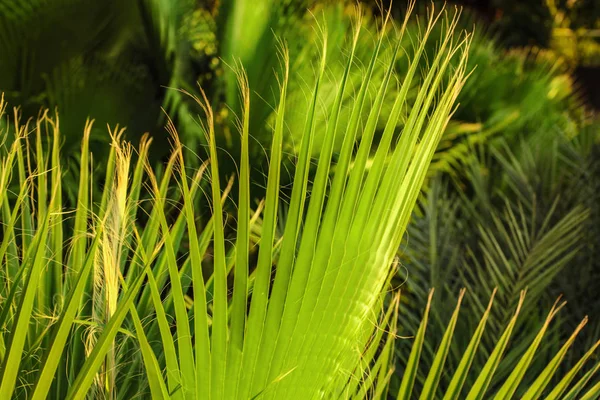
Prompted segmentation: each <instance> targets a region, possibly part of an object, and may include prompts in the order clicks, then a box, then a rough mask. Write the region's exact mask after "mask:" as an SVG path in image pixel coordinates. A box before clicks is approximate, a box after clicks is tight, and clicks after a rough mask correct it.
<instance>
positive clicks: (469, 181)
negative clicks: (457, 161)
mask: <svg viewBox="0 0 600 400" xmlns="http://www.w3.org/2000/svg"><path fill="white" fill-rule="evenodd" d="M597 132H598V131H597V128H596V127H595V126H593V125H592V126H589V127H588V128H587V129H586V130H584V131H582V132H581V134H579V135H578V136H577V137H576V138H575V139H571V140H569V139H567V138H565V136H563V135H562V134H560V133H559V134H554V135H549V136H550V137H551V138H550V139H548V138H544V139H543V140H541V139H538V138H536V137H535V136H533V137H532V138H531V139H529V141H528V142H525V141H523V142H521V144H520V145H519V146H518V147H516V148H513V149H511V148H510V147H509V146H508V145H507V143H506V142H503V141H500V142H496V144H494V145H487V146H478V147H474V148H473V149H472V152H471V154H473V156H471V157H468V158H466V159H465V160H463V165H464V168H465V171H466V172H465V176H464V177H463V178H460V179H455V180H449V179H447V177H443V176H437V177H436V178H433V179H432V181H431V183H430V185H429V187H428V189H427V190H426V192H425V193H424V195H423V196H422V198H421V200H420V202H419V206H418V207H417V209H416V211H415V214H414V215H413V220H412V222H411V224H410V225H409V227H408V229H407V235H406V237H405V240H404V243H403V244H402V245H401V247H400V252H399V254H400V260H401V269H400V272H399V276H398V279H397V284H398V285H402V286H400V288H401V290H402V291H403V293H404V300H405V301H406V307H405V309H408V310H410V313H408V315H407V313H405V315H406V316H407V319H406V320H404V321H402V320H401V321H400V325H399V326H400V327H401V330H400V332H402V328H403V329H405V332H406V333H405V334H406V335H409V334H410V332H414V331H416V329H417V326H418V323H419V321H420V313H421V311H420V310H421V309H422V307H423V306H424V305H425V304H426V302H427V288H429V287H436V288H438V292H439V293H438V300H437V301H435V300H434V302H433V306H432V316H431V318H432V321H431V323H430V330H429V333H430V336H429V337H428V340H427V341H426V342H425V346H424V354H425V355H426V357H424V360H425V368H426V367H427V366H428V365H430V364H429V363H431V362H433V356H434V354H435V353H434V351H435V346H436V345H437V343H438V342H439V340H440V338H441V335H442V333H443V327H444V326H445V324H446V321H447V318H448V315H449V314H450V313H451V310H452V307H453V306H452V303H453V302H454V301H455V299H456V297H455V296H456V293H458V290H459V289H460V288H462V287H465V288H467V296H466V297H465V300H464V301H463V303H464V305H463V308H465V309H468V310H469V312H468V316H465V318H464V319H463V321H462V322H463V323H462V325H460V324H459V325H458V327H457V329H460V332H461V333H463V334H461V335H460V337H459V338H457V344H456V346H457V348H463V349H464V348H466V346H467V343H468V342H467V341H466V340H467V339H465V337H468V336H466V335H468V332H472V331H474V330H475V328H476V326H477V320H470V316H471V315H476V314H477V313H482V312H483V310H485V309H486V307H487V306H486V304H485V302H482V300H481V299H485V298H486V296H489V295H490V294H491V293H492V292H493V291H494V290H496V291H497V292H496V296H495V301H494V302H495V304H496V305H498V306H499V307H498V308H497V309H495V310H494V309H492V311H491V312H490V316H489V321H488V328H487V330H486V332H485V334H484V335H483V336H482V342H481V343H482V347H483V348H482V351H483V353H484V354H485V353H486V352H491V351H492V349H493V348H494V346H493V343H495V341H497V340H498V338H499V337H500V335H501V333H502V330H503V327H504V326H505V325H506V324H507V323H508V321H509V320H510V318H511V315H512V310H513V309H514V307H515V304H516V303H517V302H518V300H519V292H520V291H522V290H527V301H526V302H525V303H524V305H523V307H522V308H521V311H520V318H519V321H518V322H517V325H516V331H515V333H514V334H513V335H514V339H513V341H512V342H511V343H510V344H509V346H508V347H507V354H506V357H505V359H504V360H503V361H502V362H501V363H500V364H499V366H498V371H497V374H496V376H495V378H494V380H493V381H492V387H497V386H498V385H499V382H501V381H502V379H504V378H505V377H506V376H508V375H509V374H510V373H511V372H513V371H514V369H515V366H516V363H517V360H518V357H519V355H520V354H522V352H523V350H524V348H526V347H527V346H529V344H530V343H531V342H532V341H533V338H534V336H535V335H536V332H535V329H533V326H537V325H538V324H539V323H541V321H542V320H543V318H544V314H543V313H542V310H545V309H547V308H548V307H549V306H550V305H551V304H552V302H553V301H554V299H555V298H556V296H558V295H562V296H563V299H564V300H566V301H567V304H566V306H565V310H567V312H563V313H562V314H563V315H561V314H559V316H558V317H557V322H556V323H555V324H554V326H553V327H552V328H551V329H549V331H548V335H549V337H550V339H548V341H547V342H545V343H544V344H542V347H541V349H543V351H542V352H540V354H539V355H538V356H537V357H536V358H535V359H534V360H533V362H532V364H531V366H530V367H529V369H528V374H527V375H526V376H525V378H524V379H525V381H526V382H532V380H533V379H535V376H536V374H537V373H539V372H541V371H542V369H543V368H545V367H546V365H547V363H548V362H549V361H550V358H551V357H552V354H553V352H554V351H556V350H557V349H558V346H559V342H560V340H564V339H566V338H567V337H568V336H569V335H570V334H571V332H572V330H573V329H574V328H575V327H577V326H578V324H579V323H580V321H581V320H582V319H584V318H585V317H586V316H588V315H589V316H590V318H591V322H590V323H589V324H588V326H587V327H586V328H585V329H584V330H583V331H582V333H581V334H580V336H581V337H580V338H579V339H578V341H577V342H576V343H577V344H576V345H575V346H574V350H573V351H572V354H571V355H569V356H568V357H573V358H577V357H580V356H581V355H582V354H583V353H585V351H587V349H588V348H589V346H590V345H592V344H593V343H594V342H595V341H596V340H597V339H598V327H599V326H600V325H599V324H598V321H595V320H594V318H593V317H594V315H596V314H597V307H598V302H596V301H595V300H594V298H592V297H588V296H587V295H586V294H585V293H590V292H595V291H596V290H597V289H598V288H597V286H598V284H597V283H598V280H597V279H595V278H594V277H595V276H596V275H597V267H596V261H595V257H594V254H595V251H596V248H597V236H596V235H595V231H596V229H597V224H596V223H595V218H596V217H595V214H596V211H597V203H594V201H595V199H596V197H597V196H596V195H595V192H594V187H595V185H596V184H597V182H596V181H597V176H596V175H595V169H594V167H593V166H594V165H595V163H596V162H595V158H594V154H595V153H594V152H595V151H597V147H598V145H597V144H596V143H597V139H596V138H597V135H598V133H597ZM398 355H399V362H400V363H401V362H402V360H405V359H406V358H407V357H408V350H407V349H406V348H404V350H402V348H400V349H399V350H398ZM459 355H460V353H454V354H453V353H450V355H449V358H448V363H449V364H450V365H457V364H458V362H459V360H460V358H459ZM484 361H485V359H478V358H475V360H474V365H475V366H477V365H479V366H482V365H483V362H484ZM419 376H422V375H419ZM474 380H475V376H469V377H468V378H467V382H473V381H474ZM446 382H447V384H448V382H449V378H447V380H446ZM523 390H524V389H523ZM518 393H521V392H520V391H519V392H518ZM523 393H524V392H523Z"/></svg>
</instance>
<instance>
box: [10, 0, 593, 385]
mask: <svg viewBox="0 0 600 400" xmlns="http://www.w3.org/2000/svg"><path fill="white" fill-rule="evenodd" d="M436 4H441V3H436ZM452 4H457V5H462V6H464V7H465V9H464V11H463V17H462V18H461V24H463V25H464V27H465V28H471V27H472V26H473V25H475V27H476V29H475V36H474V39H473V42H472V44H471V52H470V58H469V65H470V68H471V69H472V70H473V72H472V75H471V77H470V79H469V80H468V81H467V84H466V86H465V88H464V89H463V91H462V92H461V94H460V96H459V100H458V102H459V103H460V106H459V107H458V109H457V110H456V112H455V113H454V114H453V116H452V120H451V122H450V124H449V126H448V128H447V132H446V134H445V135H444V137H443V139H442V142H441V144H440V147H439V148H438V151H437V154H436V156H435V158H434V162H433V164H432V166H431V170H430V175H429V181H428V183H427V186H426V188H425V189H424V192H423V195H422V197H421V199H420V203H419V206H418V209H417V210H416V212H415V214H414V216H413V220H412V222H411V224H410V225H409V227H408V231H407V235H406V239H405V242H404V243H403V245H402V246H401V248H400V249H399V252H398V257H399V260H400V269H399V272H398V276H397V279H396V280H395V281H394V282H393V284H394V286H395V287H396V288H398V289H399V290H401V291H402V301H403V303H404V307H405V308H404V312H402V313H401V315H402V317H401V320H400V321H399V326H400V335H405V336H408V337H410V336H411V335H413V334H414V332H415V331H416V329H417V327H418V323H419V321H420V320H421V314H422V311H423V309H424V308H425V305H426V302H427V295H428V290H429V288H431V287H435V288H436V290H437V292H438V293H437V294H436V296H435V297H434V303H433V307H432V317H431V318H430V320H431V323H430V328H429V330H428V334H427V335H428V336H427V342H426V345H425V350H424V352H425V357H424V359H425V362H423V363H422V364H423V365H422V368H423V370H424V371H427V370H428V368H429V366H430V364H429V365H428V363H427V355H429V363H431V362H433V356H434V355H435V350H436V348H437V345H438V343H439V341H440V339H441V336H442V334H443V327H445V326H446V323H447V320H448V319H449V317H450V315H451V313H452V311H453V309H454V305H455V302H456V294H457V293H459V289H460V288H462V287H466V288H467V289H468V292H467V296H466V298H465V300H464V302H463V303H464V306H463V311H462V313H464V314H465V315H466V317H465V318H463V319H461V325H460V326H458V327H457V328H456V329H457V332H464V334H460V333H457V334H456V335H455V337H456V338H457V340H461V338H463V339H464V341H465V342H464V343H463V346H466V345H467V342H466V341H467V338H469V337H470V335H471V333H472V332H473V331H474V329H475V327H476V324H477V323H478V321H479V317H480V315H481V314H482V313H483V311H484V310H485V308H486V304H483V303H480V302H479V301H480V300H482V299H487V298H489V296H490V295H491V293H492V291H493V289H494V288H497V290H498V292H497V294H496V304H501V305H502V307H496V308H495V314H493V315H492V316H491V317H490V322H489V325H490V329H489V330H488V331H487V333H486V335H487V336H486V337H484V339H483V343H493V342H495V341H496V340H497V339H498V335H500V334H501V331H500V329H501V328H502V327H503V326H505V325H506V322H507V321H508V320H509V319H510V318H511V314H510V312H511V310H512V309H513V308H514V305H515V304H516V302H517V301H518V297H519V292H520V290H522V289H525V288H527V289H528V295H527V296H528V299H527V302H526V304H527V308H525V309H524V310H523V311H522V312H521V316H520V319H519V321H520V322H519V323H520V326H519V328H518V329H517V330H516V332H518V334H517V339H516V340H514V341H513V343H512V345H511V348H510V350H509V351H510V352H513V354H515V357H511V356H510V354H511V353H510V352H509V356H507V357H506V358H505V360H504V361H503V364H502V365H501V371H502V373H499V374H497V379H498V380H501V379H502V378H503V377H506V376H507V374H509V373H510V371H511V370H512V368H513V367H514V362H515V360H516V354H519V352H520V351H522V350H520V349H519V346H520V345H525V344H527V343H529V342H531V340H532V337H531V335H532V334H534V333H531V332H535V330H531V329H528V327H529V326H537V325H539V323H540V322H541V321H543V319H544V317H545V315H544V314H543V312H544V310H547V309H549V307H550V305H551V304H552V303H553V302H554V300H555V298H556V296H557V295H559V294H562V295H563V296H564V298H565V299H566V300H567V301H568V305H567V309H568V310H569V312H568V313H563V317H562V320H561V323H560V324H559V325H558V326H556V327H555V328H554V330H553V331H552V335H553V337H555V338H556V340H555V341H550V343H549V344H547V346H557V344H556V343H560V342H559V340H558V339H564V338H565V335H567V333H568V332H571V331H572V329H573V328H574V327H575V326H576V325H577V324H578V323H579V321H580V320H581V319H582V318H583V317H584V316H585V315H590V317H591V322H590V324H589V325H590V326H588V327H587V328H586V329H585V330H584V333H583V335H584V336H585V337H586V338H587V339H586V340H587V343H581V344H580V345H579V347H577V349H581V350H578V351H579V352H581V351H583V349H586V348H588V347H589V346H588V344H589V342H590V341H594V340H597V339H598V337H599V336H600V299H599V298H598V295H597V294H598V293H600V255H599V254H598V252H599V245H600V239H599V238H600V232H599V228H598V227H599V226H600V210H599V205H600V195H599V193H600V144H599V139H600V128H599V126H600V125H599V122H598V119H597V116H596V113H597V110H598V109H599V108H600V99H599V98H598V93H600V90H598V88H599V85H600V69H599V68H600V3H598V2H597V1H594V0H529V1H519V0H487V1H478V0H463V1H457V2H450V5H449V6H451V5H452ZM428 5H430V3H429V2H421V1H418V2H417V9H420V11H419V12H418V14H420V15H425V7H427V6H428ZM354 6H355V3H354V2H348V3H344V2H343V1H333V0H285V1H276V0H258V1H240V0H238V1H235V0H204V1H199V0H177V1H175V0H139V1H133V0H127V1H117V0H105V1H102V2H98V1H89V0H35V1H28V2H23V1H20V0H0V58H1V60H0V92H4V94H5V98H6V100H7V101H8V102H9V104H10V105H13V106H19V107H20V108H19V111H18V112H19V113H21V114H22V115H23V116H24V117H35V116H36V115H37V114H38V113H39V112H40V109H41V108H50V109H52V110H54V109H57V110H58V112H59V113H60V117H61V131H62V133H63V137H65V138H66V140H65V143H63V147H64V149H65V150H64V152H63V154H78V153H79V152H77V151H72V152H70V151H69V149H71V150H72V149H77V147H78V146H79V143H80V135H81V133H80V132H82V130H83V126H84V124H85V121H86V119H87V118H89V117H91V118H94V119H95V120H96V123H95V125H94V127H95V128H94V130H93V131H92V136H91V143H92V145H91V146H92V149H93V148H94V147H93V146H94V144H93V143H94V142H96V143H98V142H107V141H109V136H108V134H107V130H106V125H107V124H109V125H111V126H114V125H116V124H120V125H121V126H126V127H127V134H126V135H127V137H128V139H130V140H132V141H133V142H138V141H139V139H140V138H141V135H142V134H143V133H144V132H150V133H151V135H152V136H153V137H154V139H155V143H154V144H153V146H152V151H151V152H150V155H151V158H152V161H153V162H155V163H159V162H160V161H161V160H162V158H163V157H164V156H165V155H166V154H168V149H169V146H168V139H167V134H166V132H165V131H164V129H163V126H164V124H165V120H166V115H168V116H169V117H170V118H172V119H173V120H174V122H175V126H177V128H178V130H179V133H180V135H181V136H182V139H183V141H184V144H185V145H186V148H187V151H189V152H191V153H195V154H198V155H199V156H200V158H204V157H205V155H206V151H205V146H204V145H205V144H206V140H205V138H204V137H203V135H202V133H201V132H202V130H201V129H200V127H199V126H198V125H197V123H196V122H195V121H196V114H198V110H197V108H196V107H195V106H193V100H192V99H191V98H190V97H189V96H187V95H186V94H185V93H182V92H181V91H179V90H176V89H181V90H184V91H189V92H190V93H198V87H197V84H198V85H200V86H201V87H202V89H203V90H204V91H206V93H207V95H208V97H209V99H210V100H211V103H212V104H213V106H214V108H215V110H216V123H217V134H218V139H217V140H218V143H219V146H220V148H221V151H223V152H224V153H231V154H238V153H239V134H238V131H237V125H236V124H237V121H236V115H237V113H238V111H239V108H238V107H239V99H238V92H237V87H236V77H235V74H234V73H233V72H232V70H231V68H230V66H231V65H233V64H236V63H241V64H242V65H243V66H244V67H245V69H246V70H247V72H248V78H249V82H250V88H251V90H252V92H251V93H252V94H251V96H252V98H251V103H252V108H253V114H252V120H251V128H250V129H251V135H252V143H251V148H250V152H251V157H252V163H251V164H252V166H253V177H252V182H254V184H255V186H256V187H255V188H253V195H254V196H255V197H256V198H260V197H261V186H262V184H263V183H264V182H265V179H264V171H265V166H266V156H265V154H266V151H265V147H266V146H268V143H270V140H271V137H270V135H271V130H270V129H269V127H270V125H271V123H272V122H273V121H272V119H273V108H274V105H275V98H276V93H278V88H277V87H276V86H275V87H274V86H273V79H271V76H272V73H273V70H274V69H275V68H276V66H277V65H278V62H279V60H278V58H277V53H276V51H274V49H275V47H276V45H277V41H278V40H285V42H286V43H287V45H288V47H289V49H290V55H291V57H290V59H291V60H293V63H292V65H291V75H290V84H289V100H288V105H287V107H288V109H289V112H288V115H290V116H291V117H290V120H289V121H288V126H287V135H286V142H285V144H284V151H285V152H286V154H288V161H287V162H286V168H287V169H288V171H289V173H288V176H283V177H282V179H283V180H285V179H289V178H290V177H291V172H292V169H293V164H294V154H295V151H296V150H297V149H296V145H297V144H298V143H297V140H296V139H297V138H298V137H299V136H298V135H300V132H302V127H303V125H304V122H305V121H304V115H305V110H306V108H307V107H308V101H309V99H307V94H306V93H307V91H306V89H307V88H309V87H311V86H312V84H313V82H314V79H315V64H316V62H317V59H318V57H319V54H318V53H317V51H316V50H315V49H318V48H320V46H315V41H317V40H319V39H318V38H319V37H321V35H320V34H319V33H318V32H315V31H314V28H313V26H312V25H311V24H308V23H307V22H308V21H309V20H310V21H312V20H314V19H315V18H316V19H317V21H318V22H319V23H320V26H322V27H323V29H327V32H328V51H329V53H330V54H328V57H329V60H330V63H329V64H330V65H332V66H333V67H332V68H336V67H335V66H336V65H338V66H339V69H340V70H343V68H344V64H343V59H344V57H343V56H344V55H343V54H340V52H339V49H340V48H341V47H342V46H341V44H342V42H341V41H343V40H345V39H344V38H345V36H346V34H347V33H348V32H349V31H350V30H351V29H352V26H351V20H352V19H351V17H352V15H354V13H355V12H356V10H355V8H354ZM363 6H364V7H365V8H367V9H372V11H373V14H367V16H366V17H365V18H366V20H367V21H366V22H367V24H366V28H365V29H369V30H370V31H371V32H372V35H371V37H369V35H362V39H361V41H360V42H359V44H358V47H357V54H356V58H357V62H363V63H366V62H368V58H367V57H368V56H369V55H370V54H371V53H372V48H373V46H374V41H373V40H372V39H373V38H374V35H375V32H376V29H377V25H378V23H379V22H378V21H380V20H379V19H378V17H377V15H378V14H380V9H382V8H383V9H386V7H387V6H388V5H386V4H383V5H381V4H379V3H365V4H363ZM405 6H406V5H405V4H404V3H403V2H400V1H396V2H395V3H394V4H393V5H392V8H391V12H392V14H393V15H395V16H396V17H397V18H396V20H397V21H401V20H402V15H403V12H404V9H405ZM436 6H437V7H439V6H438V5H436ZM391 29H393V28H391ZM420 29H422V24H421V25H420V24H418V23H412V24H411V25H410V26H409V29H408V33H409V34H408V35H407V36H405V37H404V38H403V40H404V41H405V46H407V47H408V46H411V45H412V43H413V41H414V38H415V36H416V35H418V33H419V30H420ZM429 46H430V48H428V49H426V51H427V52H428V53H429V54H432V53H433V52H434V50H435V43H433V42H431V44H430V45H429ZM388 47H389V46H388ZM391 51H393V49H391V48H384V49H383V50H382V54H383V57H384V58H385V57H386V54H387V55H388V56H389V55H390V54H391V53H390V52H391ZM336 58H337V59H339V60H340V61H339V62H335V60H336ZM397 68H398V70H399V71H400V76H402V71H403V70H405V69H406V68H407V65H406V58H405V57H402V56H400V57H398V63H397ZM331 75H332V76H340V73H339V71H338V73H336V74H331ZM352 78H353V77H352V76H351V77H350V80H349V82H350V83H349V84H350V86H352V82H353V80H352ZM378 79H382V77H381V76H380V77H375V78H374V79H372V84H373V90H375V89H374V88H376V87H377V86H378V85H379V82H378ZM336 84H337V82H335V81H333V80H331V79H329V80H328V79H327V77H326V79H325V81H324V82H323V85H324V87H325V88H326V87H331V88H332V90H322V91H321V92H320V98H319V104H328V103H330V102H333V95H334V93H335V91H334V90H333V88H335V86H336ZM410 95H412V96H415V95H416V92H415V93H411V94H410ZM390 96H393V93H392V94H391V95H390ZM225 103H227V104H228V105H229V107H225V106H223V104H225ZM410 103H411V102H410V101H409V102H408V104H410ZM322 108H323V109H328V108H329V107H326V106H323V107H322ZM390 109H391V102H390V104H388V105H387V108H385V107H384V111H383V112H382V121H385V120H386V119H387V115H388V114H387V113H389V111H390ZM349 112H350V111H349V110H347V109H344V112H343V114H342V116H341V120H340V121H341V122H340V124H341V125H342V126H344V124H345V122H346V121H347V119H348V118H349V115H348V114H349ZM386 112H387V113H386ZM318 118H319V121H318V123H317V127H318V128H317V129H322V130H324V129H325V126H326V123H327V121H326V120H325V116H324V114H320V115H318ZM1 123H7V121H2V122H1ZM9 123H10V122H9ZM401 125H402V121H401V122H400V126H399V128H401ZM380 130H383V127H380ZM339 131H340V132H344V131H345V130H344V129H340V130H339ZM398 132H400V129H399V130H398ZM320 136H322V135H320V134H319V133H318V131H317V133H316V138H317V142H316V143H315V151H318V149H319V142H318V138H319V137H320ZM341 139H342V138H339V140H338V142H339V143H341ZM104 147H107V146H104ZM73 157H75V156H73ZM94 157H95V165H96V168H97V169H100V170H101V169H102V168H103V159H104V157H106V155H103V154H101V153H94ZM223 164H224V165H223V166H222V169H223V177H222V178H223V179H224V180H226V179H228V178H229V176H230V175H231V174H232V173H233V172H234V171H235V169H236V165H235V163H234V162H233V161H232V162H231V163H223ZM73 165H74V168H76V165H77V160H76V159H75V158H74V159H73ZM70 179H74V178H72V176H71V175H69V174H68V173H67V174H66V175H65V182H66V183H65V184H64V187H65V190H66V191H67V192H69V190H71V194H72V195H74V194H75V192H74V191H75V190H76V189H75V188H76V185H75V184H73V185H72V186H71V189H69V183H68V182H70ZM96 184H97V185H100V186H101V185H102V183H101V182H96ZM98 192H99V191H98ZM234 192H235V186H234ZM234 198H235V196H234ZM283 198H284V199H285V196H284V197H283ZM281 209H282V211H281V213H282V215H283V216H285V209H286V205H285V200H284V204H282V207H281ZM256 229H257V230H258V231H260V221H259V223H258V227H257V228H256ZM495 327H496V328H495ZM403 342H404V341H403V340H399V341H398V345H397V350H396V353H397V359H398V360H399V362H398V367H399V368H401V366H402V365H403V362H402V361H403V360H406V358H407V357H408V355H409V351H410V345H409V344H406V345H404V344H403ZM583 342H585V340H584V341H583ZM463 350H464V348H460V346H457V348H456V353H455V357H453V356H452V353H451V354H450V356H449V359H448V361H447V362H449V363H451V364H456V363H458V361H459V358H458V357H459V355H460V354H462V352H463ZM576 353H577V351H576V352H574V354H573V356H576V355H578V354H576ZM579 355H580V354H579ZM483 360H484V359H483V358H482V359H481V360H479V362H483ZM547 361H548V360H545V359H544V352H541V353H540V355H539V356H538V358H536V360H535V361H534V364H533V366H532V368H531V371H530V373H531V376H532V377H534V376H537V374H538V373H539V372H540V371H541V369H542V368H543V367H544V366H545V365H546V362H547ZM476 362H477V360H476ZM595 362H598V360H596V361H595ZM421 376H423V377H425V376H426V374H421ZM442 379H444V377H442ZM421 383H422V382H421ZM393 384H394V383H393ZM396 384H397V383H396Z"/></svg>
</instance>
